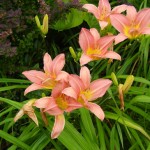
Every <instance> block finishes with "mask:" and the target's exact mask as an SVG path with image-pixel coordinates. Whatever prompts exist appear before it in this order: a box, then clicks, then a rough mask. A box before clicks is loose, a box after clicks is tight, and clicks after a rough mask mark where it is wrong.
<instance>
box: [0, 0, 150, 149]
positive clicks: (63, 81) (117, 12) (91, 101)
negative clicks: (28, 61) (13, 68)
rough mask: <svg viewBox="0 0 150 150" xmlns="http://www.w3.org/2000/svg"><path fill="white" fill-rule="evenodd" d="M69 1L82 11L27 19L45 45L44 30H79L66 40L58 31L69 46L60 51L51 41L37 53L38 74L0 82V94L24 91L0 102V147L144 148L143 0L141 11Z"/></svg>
mask: <svg viewBox="0 0 150 150" xmlns="http://www.w3.org/2000/svg"><path fill="white" fill-rule="evenodd" d="M40 2H41V1H40ZM58 2H59V4H61V5H62V6H66V5H67V3H65V2H63V1H62V2H60V1H58ZM72 3H74V4H76V5H77V4H78V6H82V8H80V9H79V8H70V12H68V14H67V15H66V17H65V19H66V21H64V20H61V19H60V20H58V22H57V21H56V22H55V23H54V24H51V22H50V21H49V20H50V19H49V17H50V16H49V14H45V15H44V16H43V22H42V24H41V23H40V22H41V21H40V19H39V17H38V15H36V16H35V23H36V24H37V28H38V30H39V33H40V35H41V37H42V39H43V41H42V42H45V43H46V42H47V40H48V38H47V37H48V36H51V37H53V36H54V35H53V34H51V35H49V32H50V29H51V28H54V29H57V30H58V31H59V32H61V31H63V30H67V31H69V30H68V29H69V28H70V29H72V28H74V27H76V28H78V29H79V28H80V27H81V28H80V30H79V33H74V32H72V37H71V38H70V39H68V37H69V36H68V35H67V34H65V36H66V37H67V41H69V42H68V43H69V44H70V47H68V49H65V50H63V47H62V51H61V52H60V51H59V50H57V48H58V47H57V45H56V43H54V44H53V46H52V47H51V49H50V50H48V51H47V50H45V53H43V56H41V58H43V60H42V65H41V66H42V68H41V69H40V68H39V69H35V67H33V68H32V69H28V70H24V71H23V72H22V75H21V77H22V79H10V78H1V79H0V83H1V84H2V87H0V92H1V93H2V92H6V94H12V93H13V92H11V91H12V90H17V89H22V88H23V89H25V90H24V96H20V98H22V97H25V98H24V100H19V101H17V100H15V99H10V98H9V96H7V95H3V96H1V97H0V102H2V103H1V105H2V106H4V108H2V109H1V111H0V117H1V120H0V126H1V129H0V137H1V142H0V143H1V146H0V148H2V149H6V148H7V149H8V150H14V149H27V150H28V149H31V150H34V149H35V150H43V149H45V150H46V149H58V150H63V149H69V150H121V149H124V150H126V149H129V150H149V149H150V117H149V116H150V94H149V92H150V90H149V86H150V67H149V63H150V60H149V49H150V48H149V46H150V35H149V34H150V8H148V7H147V8H144V6H147V5H148V3H147V1H144V2H143V3H141V5H140V6H139V8H140V9H141V10H138V8H135V7H134V6H133V5H131V4H130V5H129V4H121V5H115V7H113V6H111V5H113V2H111V3H110V2H109V0H99V2H98V4H97V5H98V6H96V5H95V4H90V3H88V1H85V0H81V2H79V1H75V0H74V1H72ZM111 7H112V9H111ZM60 9H61V8H60ZM79 14H80V16H81V18H79ZM73 19H74V20H76V21H74V20H73ZM70 22H72V23H70ZM85 22H86V24H85ZM69 23H70V26H68V24H69ZM72 30H73V29H72ZM64 38H65V37H64ZM62 40H63V39H62ZM71 44H72V45H71ZM45 45H46V44H45ZM52 48H53V49H52ZM33 59H34V58H33ZM34 65H35V64H33V66H34ZM26 78H27V79H28V80H29V81H28V80H26ZM20 92H23V91H22V90H21V91H20ZM16 97H17V95H16ZM18 99H19V98H18ZM17 111H18V112H17ZM3 145H5V146H3Z"/></svg>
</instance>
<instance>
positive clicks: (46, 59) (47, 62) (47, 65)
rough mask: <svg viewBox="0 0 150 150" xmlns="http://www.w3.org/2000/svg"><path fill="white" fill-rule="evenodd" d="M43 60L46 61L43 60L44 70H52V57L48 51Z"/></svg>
mask: <svg viewBox="0 0 150 150" xmlns="http://www.w3.org/2000/svg"><path fill="white" fill-rule="evenodd" d="M43 61H44V62H43V63H44V71H45V72H50V68H51V63H52V58H51V56H50V55H49V54H48V53H45V55H44V58H43Z"/></svg>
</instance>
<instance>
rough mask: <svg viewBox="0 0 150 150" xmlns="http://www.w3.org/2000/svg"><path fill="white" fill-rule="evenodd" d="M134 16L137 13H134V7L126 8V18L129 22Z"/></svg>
mask: <svg viewBox="0 0 150 150" xmlns="http://www.w3.org/2000/svg"><path fill="white" fill-rule="evenodd" d="M136 15H137V11H136V9H135V7H134V6H128V7H127V15H126V16H127V17H128V18H129V19H130V20H131V22H132V21H134V20H135V18H136Z"/></svg>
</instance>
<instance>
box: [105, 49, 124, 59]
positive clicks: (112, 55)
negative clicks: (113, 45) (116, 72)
mask: <svg viewBox="0 0 150 150" xmlns="http://www.w3.org/2000/svg"><path fill="white" fill-rule="evenodd" d="M102 58H112V59H118V60H121V56H120V55H119V54H118V53H116V52H114V51H107V53H106V54H105V55H104V56H103V57H102Z"/></svg>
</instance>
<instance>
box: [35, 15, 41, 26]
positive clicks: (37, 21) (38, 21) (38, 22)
mask: <svg viewBox="0 0 150 150" xmlns="http://www.w3.org/2000/svg"><path fill="white" fill-rule="evenodd" d="M35 22H36V24H37V27H38V28H39V29H40V28H41V23H40V20H39V17H38V16H37V15H36V16H35Z"/></svg>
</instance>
